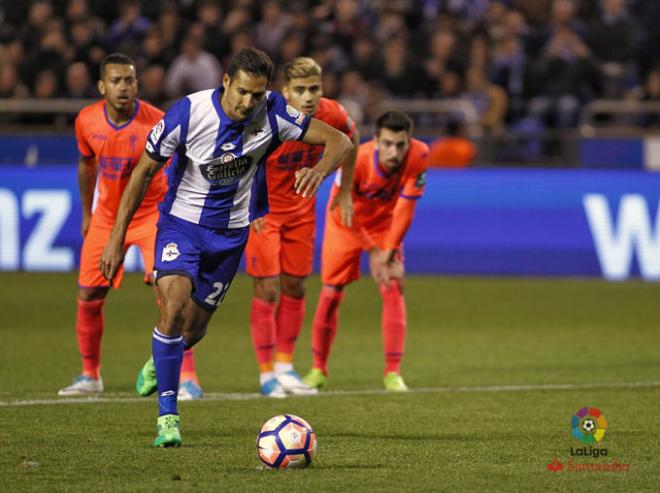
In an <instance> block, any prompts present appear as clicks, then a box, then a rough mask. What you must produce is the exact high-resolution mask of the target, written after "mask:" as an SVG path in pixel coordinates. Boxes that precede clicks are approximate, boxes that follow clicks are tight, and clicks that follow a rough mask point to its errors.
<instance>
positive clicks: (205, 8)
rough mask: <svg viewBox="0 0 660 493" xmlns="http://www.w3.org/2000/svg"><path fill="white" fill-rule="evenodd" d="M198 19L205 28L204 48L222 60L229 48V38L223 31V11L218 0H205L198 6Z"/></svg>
mask: <svg viewBox="0 0 660 493" xmlns="http://www.w3.org/2000/svg"><path fill="white" fill-rule="evenodd" d="M197 20H198V21H199V23H200V25H201V26H202V27H203V30H204V39H205V44H204V49H205V50H206V51H208V52H209V53H210V54H211V55H213V56H214V57H215V58H216V59H218V60H221V59H222V57H223V56H224V55H225V53H226V52H227V49H228V48H229V39H228V38H227V36H225V34H224V33H223V32H222V29H221V20H222V11H221V9H220V5H219V4H218V2H216V1H213V0H204V1H202V2H200V4H199V6H198V8H197Z"/></svg>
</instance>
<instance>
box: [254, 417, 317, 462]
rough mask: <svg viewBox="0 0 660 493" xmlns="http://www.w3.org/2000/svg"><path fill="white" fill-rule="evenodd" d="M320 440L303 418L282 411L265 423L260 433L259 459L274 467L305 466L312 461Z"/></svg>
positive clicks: (258, 441)
mask: <svg viewBox="0 0 660 493" xmlns="http://www.w3.org/2000/svg"><path fill="white" fill-rule="evenodd" d="M317 448H318V442H317V440H316V433H314V430H312V427H311V426H310V425H309V423H308V422H307V421H305V420H304V419H302V418H300V417H298V416H294V415H293V414H280V415H279V416H275V417H272V418H270V419H269V420H268V421H266V422H265V423H264V425H263V426H262V427H261V431H259V435H258V436H257V454H258V455H259V459H261V461H262V462H263V463H264V464H266V465H267V466H268V467H270V468H273V469H287V468H303V467H307V466H308V465H310V464H311V463H312V459H314V456H315V455H316V450H317Z"/></svg>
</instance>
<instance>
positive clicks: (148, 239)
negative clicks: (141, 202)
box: [126, 214, 203, 401]
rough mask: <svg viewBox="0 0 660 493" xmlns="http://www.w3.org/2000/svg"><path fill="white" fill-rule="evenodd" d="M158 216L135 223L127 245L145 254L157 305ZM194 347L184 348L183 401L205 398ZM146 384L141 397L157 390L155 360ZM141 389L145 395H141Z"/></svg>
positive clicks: (146, 370)
mask: <svg viewBox="0 0 660 493" xmlns="http://www.w3.org/2000/svg"><path fill="white" fill-rule="evenodd" d="M157 221H158V214H155V215H154V216H150V217H146V218H144V219H142V220H140V221H139V222H137V223H136V222H133V223H131V226H130V227H129V229H128V232H127V234H126V243H127V244H129V245H137V247H138V248H139V249H140V252H141V253H142V258H143V260H144V268H145V273H144V275H145V277H144V281H145V283H147V284H151V285H153V287H154V294H155V296H156V303H157V304H159V303H160V300H159V297H158V290H157V289H156V286H155V284H154V265H155V258H154V248H155V243H156V233H157V227H156V223H157ZM193 351H194V350H193V349H192V348H184V351H183V362H182V364H181V376H180V385H179V400H182V401H183V400H195V399H200V398H201V397H202V396H203V391H202V388H201V386H200V384H199V379H198V377H197V372H196V371H195V356H194V352H193ZM140 374H141V375H142V383H141V385H140V386H139V389H138V392H139V393H141V394H144V393H146V394H150V393H152V392H154V391H155V389H156V377H155V373H154V370H153V360H152V359H151V358H150V359H149V361H148V362H147V364H146V365H145V367H143V371H141V372H140ZM140 390H141V392H140Z"/></svg>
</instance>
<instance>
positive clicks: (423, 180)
mask: <svg viewBox="0 0 660 493" xmlns="http://www.w3.org/2000/svg"><path fill="white" fill-rule="evenodd" d="M424 185H426V171H422V172H421V173H420V174H419V175H417V181H416V182H415V186H416V187H417V188H422V187H423V186H424Z"/></svg>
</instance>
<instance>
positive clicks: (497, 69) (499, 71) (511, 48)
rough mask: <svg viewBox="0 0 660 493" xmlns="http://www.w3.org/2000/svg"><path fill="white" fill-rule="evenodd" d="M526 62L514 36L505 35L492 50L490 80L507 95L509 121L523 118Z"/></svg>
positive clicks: (521, 47) (517, 39) (518, 42)
mask: <svg viewBox="0 0 660 493" xmlns="http://www.w3.org/2000/svg"><path fill="white" fill-rule="evenodd" d="M526 61H527V60H526V56H525V50H524V48H523V46H522V43H521V42H520V39H519V38H518V37H517V36H515V35H514V34H507V35H506V37H505V38H504V39H502V40H501V41H499V42H498V43H497V44H496V45H495V47H494V49H493V56H492V60H491V67H490V80H492V81H493V82H494V83H495V84H497V85H498V86H500V87H502V88H503V89H504V90H505V91H506V93H507V95H508V99H509V108H508V117H509V120H510V121H516V120H518V119H520V118H522V117H523V116H524V112H525V73H526Z"/></svg>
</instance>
